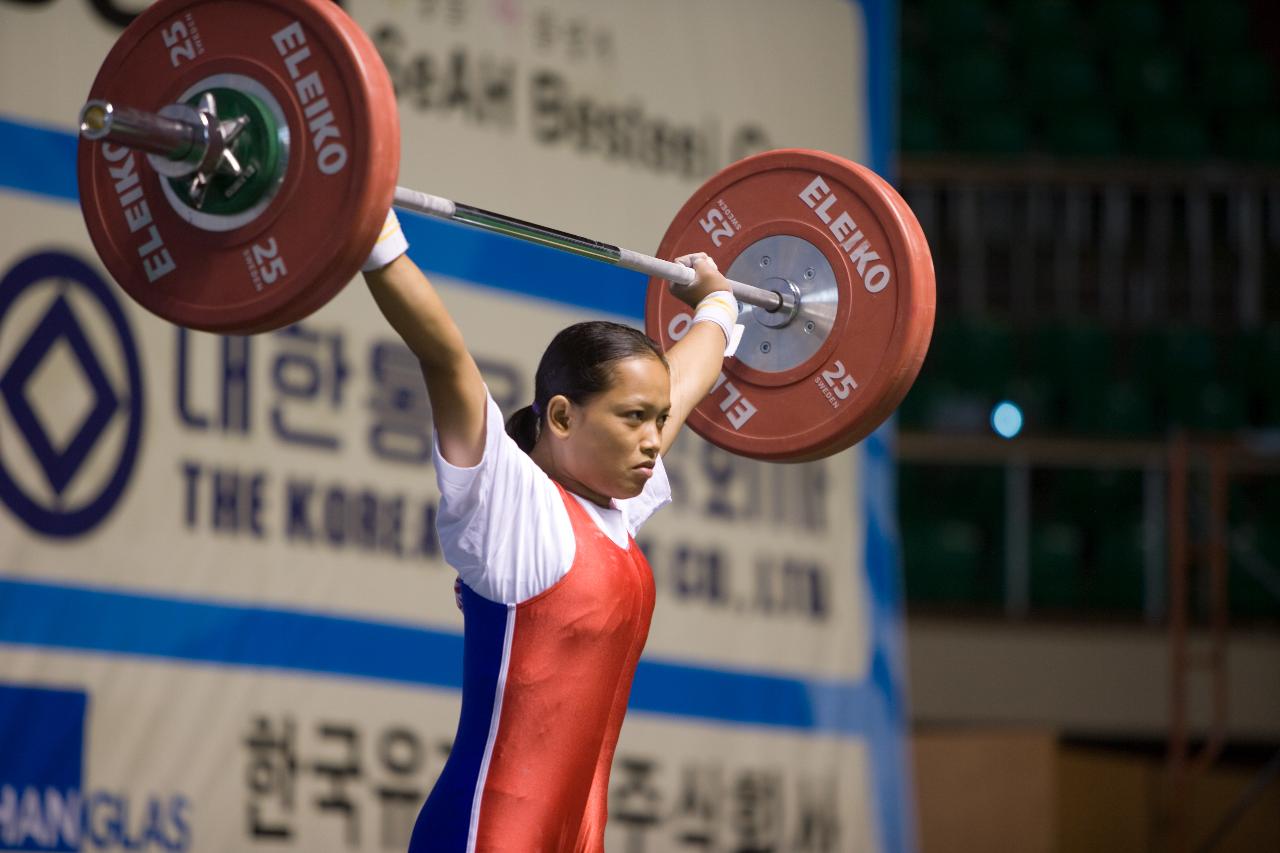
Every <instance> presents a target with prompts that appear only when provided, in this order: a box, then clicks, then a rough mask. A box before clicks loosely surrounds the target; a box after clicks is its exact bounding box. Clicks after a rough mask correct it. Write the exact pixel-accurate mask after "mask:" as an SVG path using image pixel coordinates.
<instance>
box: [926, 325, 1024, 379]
mask: <svg viewBox="0 0 1280 853" xmlns="http://www.w3.org/2000/svg"><path fill="white" fill-rule="evenodd" d="M1013 358H1014V343H1013V335H1012V334H1011V332H1010V330H1009V328H1008V327H1007V326H1005V325H1003V324H1000V323H960V322H955V321H951V322H946V323H941V324H939V325H938V326H937V327H936V328H935V329H934V335H933V342H932V343H931V344H930V352H929V356H928V359H927V362H926V364H927V363H928V362H932V365H930V367H931V368H932V370H933V371H934V372H935V373H936V374H937V375H938V376H939V377H940V378H943V379H946V380H947V381H950V382H953V383H955V384H957V385H960V386H963V387H971V388H974V387H976V388H981V389H982V390H983V391H986V392H990V393H999V392H1000V390H1001V389H1003V388H1004V387H1005V385H1006V384H1007V383H1008V381H1009V379H1010V378H1011V377H1012V375H1013Z"/></svg>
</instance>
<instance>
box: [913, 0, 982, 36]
mask: <svg viewBox="0 0 1280 853" xmlns="http://www.w3.org/2000/svg"><path fill="white" fill-rule="evenodd" d="M924 12H925V15H926V16H927V17H928V20H929V38H930V41H932V42H934V43H939V44H950V45H961V44H975V43H982V42H985V41H987V40H988V39H989V38H990V36H991V12H990V10H989V9H988V8H987V4H986V3H983V2H981V0H926V3H925V6H924Z"/></svg>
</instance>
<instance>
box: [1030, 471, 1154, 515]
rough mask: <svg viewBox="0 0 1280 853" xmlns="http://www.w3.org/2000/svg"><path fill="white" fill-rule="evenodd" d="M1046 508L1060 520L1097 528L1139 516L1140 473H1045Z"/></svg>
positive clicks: (1140, 497) (1140, 513)
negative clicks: (1067, 519) (1075, 520)
mask: <svg viewBox="0 0 1280 853" xmlns="http://www.w3.org/2000/svg"><path fill="white" fill-rule="evenodd" d="M1046 474H1047V477H1046V478H1045V480H1044V484H1045V488H1046V489H1047V491H1048V494H1049V500H1048V501H1047V502H1046V503H1047V508H1048V509H1049V511H1050V512H1053V513H1055V514H1056V515H1058V516H1059V517H1061V518H1072V519H1081V520H1086V519H1087V520H1089V522H1090V525H1091V526H1092V527H1096V528H1098V529H1101V528H1102V527H1104V526H1106V525H1107V524H1110V523H1112V522H1118V521H1121V520H1124V521H1136V520H1137V519H1139V518H1140V517H1141V516H1142V474H1141V472H1138V471H1132V470H1127V469H1121V470H1115V469H1109V468H1102V469H1091V468H1067V469H1051V470H1049V471H1047V472H1046Z"/></svg>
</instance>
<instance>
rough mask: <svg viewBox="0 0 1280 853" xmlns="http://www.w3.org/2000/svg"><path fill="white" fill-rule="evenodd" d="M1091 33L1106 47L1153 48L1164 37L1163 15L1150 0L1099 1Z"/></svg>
mask: <svg viewBox="0 0 1280 853" xmlns="http://www.w3.org/2000/svg"><path fill="white" fill-rule="evenodd" d="M1092 30H1093V32H1094V34H1095V35H1096V37H1097V38H1098V39H1099V40H1100V41H1103V42H1106V43H1108V44H1114V45H1118V46H1121V47H1124V48H1126V49H1127V48H1129V47H1131V46H1134V45H1149V44H1155V43H1157V42H1159V41H1160V40H1161V37H1162V36H1163V35H1164V11H1163V10H1162V9H1161V8H1160V6H1159V4H1157V3H1155V2H1153V0H1099V2H1098V5H1097V7H1096V8H1095V10H1094V13H1093V27H1092Z"/></svg>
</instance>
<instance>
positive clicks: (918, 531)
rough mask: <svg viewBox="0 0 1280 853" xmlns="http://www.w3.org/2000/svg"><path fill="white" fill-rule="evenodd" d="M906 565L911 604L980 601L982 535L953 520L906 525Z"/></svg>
mask: <svg viewBox="0 0 1280 853" xmlns="http://www.w3.org/2000/svg"><path fill="white" fill-rule="evenodd" d="M902 531H903V533H902V552H903V566H904V573H905V575H906V587H907V601H908V602H909V603H933V604H958V603H971V602H976V601H977V600H978V598H979V583H978V575H979V571H980V568H981V565H980V564H981V561H982V551H983V545H982V532H981V530H979V529H978V527H977V526H976V525H974V524H971V523H968V522H964V521H958V520H954V519H943V520H939V521H932V520H925V521H913V522H911V523H910V524H908V523H906V522H904V524H903V526H902Z"/></svg>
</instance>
